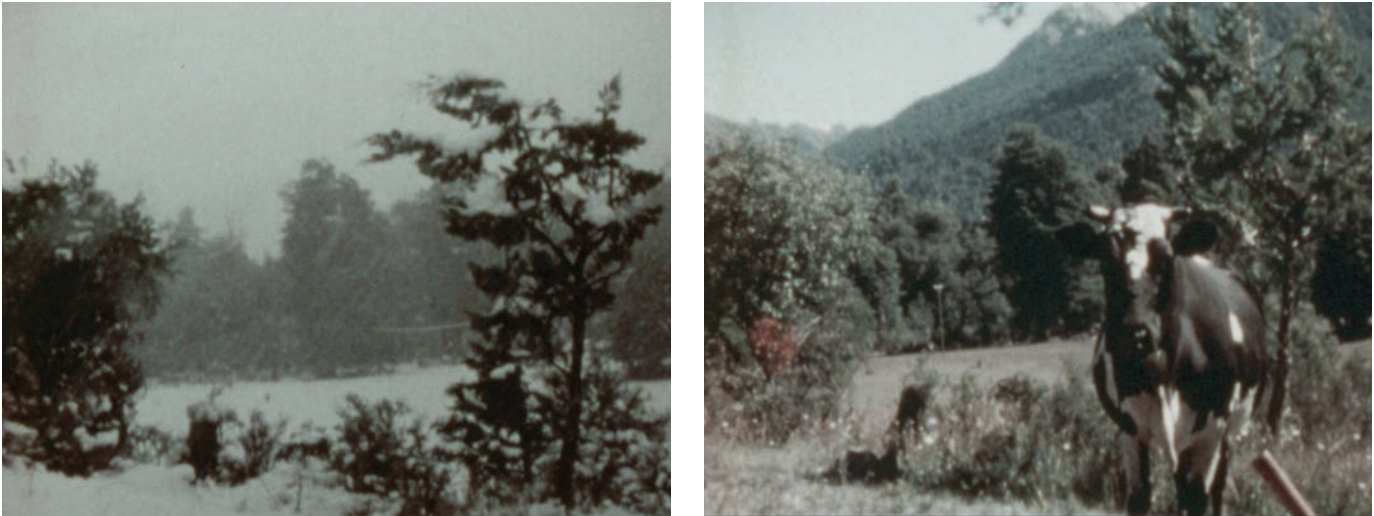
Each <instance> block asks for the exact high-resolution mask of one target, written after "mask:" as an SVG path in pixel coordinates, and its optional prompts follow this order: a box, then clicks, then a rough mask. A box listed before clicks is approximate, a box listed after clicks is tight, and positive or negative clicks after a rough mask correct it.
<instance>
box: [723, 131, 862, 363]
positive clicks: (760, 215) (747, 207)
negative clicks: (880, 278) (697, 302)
mask: <svg viewBox="0 0 1374 516" xmlns="http://www.w3.org/2000/svg"><path fill="white" fill-rule="evenodd" d="M714 145H716V146H717V148H719V149H720V152H718V153H716V154H714V155H711V156H709V157H708V158H707V160H706V184H705V194H706V199H705V200H706V212H705V219H706V220H705V225H706V238H705V240H706V264H705V266H706V271H705V272H706V285H705V304H706V333H707V336H708V338H712V339H716V340H717V341H718V342H720V343H723V344H726V348H725V349H717V348H716V347H710V348H708V349H707V359H708V361H711V360H724V359H726V357H725V356H723V355H730V356H731V357H732V358H731V360H735V361H737V362H738V361H739V360H740V359H742V356H741V354H742V349H739V348H740V347H739V346H737V345H730V344H729V342H730V341H731V340H736V341H738V340H739V339H730V338H729V336H728V335H727V330H731V331H733V332H734V334H735V335H740V334H741V332H743V331H745V329H747V328H748V327H749V325H750V324H752V323H753V322H754V321H755V320H757V319H758V318H760V317H763V316H769V317H775V318H779V319H785V320H795V319H796V316H797V315H798V314H820V313H823V312H825V308H826V307H827V306H829V305H830V304H831V303H832V302H833V301H835V296H836V294H837V292H839V291H840V290H841V287H842V286H843V285H846V284H848V283H849V277H848V276H847V274H848V272H849V271H850V269H851V266H852V265H854V264H856V263H861V262H864V261H866V260H869V259H871V257H872V256H873V255H874V254H875V253H879V252H881V244H879V243H878V242H877V240H876V239H874V238H873V236H872V230H871V229H870V221H869V217H868V216H869V213H870V211H871V210H872V205H873V199H872V197H871V196H870V195H869V194H868V193H867V190H868V188H867V185H864V184H863V183H862V182H860V181H859V180H857V179H855V178H853V177H851V176H847V175H845V174H843V173H841V172H840V171H839V170H838V169H836V168H834V167H832V166H831V165H829V164H828V163H826V162H825V161H823V160H821V159H816V158H802V157H799V156H797V155H796V154H795V153H793V152H791V150H790V148H789V147H788V146H787V145H786V144H783V143H776V142H770V141H762V140H754V139H751V138H748V137H746V138H744V139H742V140H737V141H724V142H714Z"/></svg>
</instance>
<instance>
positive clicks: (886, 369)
mask: <svg viewBox="0 0 1374 516" xmlns="http://www.w3.org/2000/svg"><path fill="white" fill-rule="evenodd" d="M1092 346H1093V342H1092V340H1091V339H1089V338H1079V339H1070V340H1054V341H1050V342H1047V343H1043V344H1035V345H1023V346H1010V347H1001V348H989V349H977V350H958V351H948V352H936V353H926V354H917V355H900V356H874V357H871V358H870V359H869V360H867V361H866V363H865V364H864V365H863V366H862V367H860V369H859V370H858V371H857V373H856V374H855V377H854V381H853V384H852V385H851V386H850V388H849V390H848V391H847V392H846V393H845V398H844V399H845V403H844V406H843V407H842V408H841V414H840V416H839V417H836V418H834V419H832V420H829V421H825V422H818V423H816V424H814V425H811V426H810V427H808V428H806V429H804V430H803V431H802V432H800V433H799V434H798V435H795V436H793V438H792V439H791V440H789V441H788V442H787V443H786V444H783V445H781V446H767V445H764V444H759V443H757V442H744V441H737V440H735V439H733V438H731V437H730V436H729V432H714V431H713V432H708V433H707V437H706V446H705V450H706V451H705V455H706V457H705V471H706V479H705V508H706V511H707V512H708V513H712V514H798V513H823V514H874V513H905V514H912V513H917V514H922V513H923V514H1085V513H1086V514H1092V513H1099V514H1100V513H1111V512H1114V511H1113V510H1112V509H1111V507H1110V504H1105V503H1098V504H1090V505H1084V504H1082V503H1080V502H1079V501H1078V500H1077V498H1076V497H1074V496H1069V495H1066V494H1063V493H1058V494H1045V495H1043V496H1042V495H1041V494H1040V493H1038V492H1036V493H1034V494H1032V495H1031V496H1001V497H998V496H986V497H984V496H965V495H960V494H956V493H950V492H944V491H941V490H928V489H921V488H919V487H918V482H914V481H911V480H910V478H911V477H910V475H911V473H910V471H911V468H913V467H924V466H921V465H917V466H913V465H912V464H911V462H912V458H911V456H915V457H917V459H916V460H918V461H919V460H927V459H929V458H931V457H937V456H939V453H942V452H941V450H940V449H941V447H942V446H946V444H943V443H940V442H936V443H931V442H930V441H929V439H930V438H929V437H928V438H927V439H928V440H927V442H926V443H924V444H918V450H917V451H916V452H913V455H911V456H909V457H908V459H907V461H906V462H907V464H906V467H907V468H908V477H907V480H908V481H899V482H896V483H893V484H887V485H881V486H872V487H870V486H864V485H831V484H828V483H824V482H820V481H816V480H814V477H815V475H816V474H817V473H819V472H820V471H822V470H824V469H826V468H828V467H830V466H832V465H833V464H835V462H836V460H837V459H838V458H840V457H842V456H843V455H844V453H845V451H846V450H847V449H850V448H855V447H859V448H867V449H870V450H877V449H878V448H879V447H880V446H881V444H880V443H881V442H882V439H883V434H884V431H885V430H886V428H887V425H888V423H889V422H890V421H891V419H892V417H893V416H894V414H895V412H896V405H897V400H898V397H899V394H900V391H901V387H902V386H903V385H904V381H906V380H908V379H909V377H910V375H911V373H912V372H913V371H914V370H916V369H918V368H921V369H923V370H925V371H926V372H927V373H926V374H929V373H930V372H934V373H936V374H937V375H939V376H940V377H942V378H943V380H944V381H943V382H942V383H941V385H942V387H941V388H939V389H937V391H936V395H937V400H938V401H937V404H940V405H944V406H945V408H946V409H953V407H955V406H958V402H954V401H952V399H953V398H955V397H956V396H958V395H959V394H956V392H955V391H956V390H957V389H956V388H955V387H953V386H954V385H957V384H958V383H959V381H960V380H961V379H962V378H964V377H965V376H967V377H969V378H971V379H972V380H973V384H975V385H977V386H978V388H987V387H989V386H992V385H993V384H995V383H997V382H998V380H1001V379H1005V378H1009V377H1012V376H1015V375H1017V374H1020V375H1023V376H1025V377H1027V378H1028V379H1030V380H1031V381H1032V382H1038V383H1043V384H1044V385H1054V384H1056V383H1062V382H1063V381H1064V379H1065V378H1067V377H1068V375H1071V374H1072V375H1079V376H1080V377H1081V378H1082V379H1083V380H1087V379H1088V364H1089V361H1090V360H1091V355H1092ZM1337 356H1340V357H1342V358H1343V359H1344V360H1346V361H1355V362H1361V363H1363V364H1365V365H1366V367H1367V365H1368V364H1369V362H1370V343H1369V341H1367V340H1366V341H1362V342H1358V343H1352V344H1344V345H1341V347H1340V350H1339V354H1338V355H1337ZM1079 386H1080V387H1082V388H1083V389H1084V390H1090V389H1091V382H1090V381H1084V382H1082V383H1080V384H1079ZM1051 391H1052V389H1051ZM965 395H966V394H965ZM1366 395H1368V394H1367V393H1366ZM1060 399H1061V402H1062V396H1061V398H1060ZM980 403H981V402H980ZM1074 403H1077V404H1076V405H1073V407H1074V409H1075V410H1077V411H1078V412H1079V413H1083V414H1087V415H1089V416H1090V417H1091V418H1096V417H1097V416H1101V417H1102V420H1103V421H1105V416H1103V415H1101V413H1100V409H1099V408H1098V407H1097V406H1096V402H1095V399H1092V398H1091V397H1090V396H1082V397H1081V398H1078V399H1076V400H1075V401H1074ZM978 410H984V409H983V408H980V409H978ZM999 410H1000V409H997V408H995V407H994V408H991V409H986V410H985V411H984V412H981V413H980V412H977V411H970V412H969V413H971V414H975V415H978V417H983V416H987V417H988V418H989V420H990V421H994V423H987V422H979V423H977V424H976V425H973V424H972V423H969V422H964V423H959V422H951V421H952V420H954V419H957V418H958V417H959V416H945V415H939V416H931V417H932V418H936V417H938V418H940V419H939V421H938V422H936V420H935V419H929V420H928V423H934V424H933V425H932V426H933V427H934V428H933V429H932V430H933V431H932V432H930V435H938V436H939V437H938V439H939V440H940V441H957V442H959V443H960V444H958V445H948V446H949V447H951V449H956V448H955V447H958V446H966V448H960V449H959V450H967V449H978V446H981V445H982V444H981V443H980V442H979V441H978V438H977V437H976V436H969V435H959V433H960V430H963V433H964V434H968V433H981V432H984V431H985V429H986V431H987V432H988V433H996V432H998V431H1002V432H1003V433H1004V434H1006V433H1008V430H1007V429H1013V430H1011V431H1010V432H1011V433H1010V434H1009V435H1017V434H1015V430H1014V429H1015V427H1016V426H1017V425H1019V424H1020V423H1019V422H1017V421H1008V420H1007V419H1006V418H1005V417H1002V419H1000V420H998V419H997V418H998V417H999V415H998V414H1005V413H1006V412H1005V411H1003V412H1000V413H999V412H998V411H999ZM966 416H967V414H966ZM1094 421H1095V419H1094ZM961 424H962V425H963V426H960V425H961ZM999 425H1000V426H999ZM1104 428H1105V427H1104ZM969 429H973V430H971V431H970V430H969ZM1032 431H1034V430H1032ZM1099 433H1101V432H1099ZM1109 437H1110V436H1109V435H1108V438H1109ZM1288 439H1289V440H1288V441H1284V443H1286V444H1281V445H1275V446H1281V447H1282V449H1283V450H1286V451H1285V452H1284V453H1287V454H1288V455H1287V457H1288V459H1287V460H1289V461H1290V462H1289V463H1291V464H1292V466H1291V468H1290V474H1293V473H1294V472H1299V473H1301V472H1302V471H1301V470H1303V469H1305V468H1307V467H1308V463H1311V466H1312V467H1319V465H1320V464H1321V460H1320V456H1321V455H1324V452H1325V451H1330V450H1311V452H1312V453H1309V452H1308V451H1306V448H1305V447H1302V446H1298V445H1296V444H1294V443H1295V442H1296V440H1295V439H1293V438H1292V437H1289V438H1288ZM1036 442H1040V443H1042V444H1043V443H1044V442H1046V441H1044V440H1041V441H1036ZM1049 442H1058V441H1053V438H1051V440H1050V441H1049ZM923 446H924V447H923ZM1024 446H1025V445H1022V447H1023V448H1024ZM1345 446H1349V444H1346V445H1345ZM1364 448H1368V446H1367V443H1365V444H1364ZM1295 450H1297V451H1296V452H1295ZM1023 451H1024V450H1023ZM1056 451H1057V450H1056ZM1352 451H1359V452H1361V453H1359V454H1357V455H1358V456H1363V457H1366V458H1367V457H1368V456H1369V450H1368V449H1360V448H1358V447H1357V448H1354V449H1352ZM955 453H962V451H956V452H955ZM1048 455H1051V454H1042V455H1041V457H1042V458H1043V457H1045V456H1048ZM1054 456H1055V457H1058V458H1060V459H1062V457H1075V456H1076V455H1075V452H1069V451H1065V452H1064V453H1059V454H1054ZM1358 458H1359V457H1355V459H1358ZM1042 460H1043V459H1042ZM1248 460H1249V459H1248V458H1239V457H1238V458H1237V459H1235V460H1233V467H1232V471H1233V472H1239V471H1248V466H1244V465H1243V463H1244V462H1248ZM1281 460H1282V459H1281ZM1350 462H1351V464H1354V465H1358V464H1360V462H1359V460H1352V461H1350ZM1061 464H1068V463H1061ZM1363 464H1365V466H1366V467H1367V464H1368V460H1365V462H1364V463H1363ZM1037 467H1040V466H1037ZM1062 469H1071V467H1069V466H1063V467H1062ZM1157 469H1158V468H1157ZM1366 469H1367V468H1366ZM1037 471H1038V473H1037V474H1042V475H1044V474H1045V473H1044V470H1043V469H1038V470H1037ZM1352 471H1353V474H1354V475H1356V476H1358V477H1361V478H1363V479H1364V482H1367V480H1368V477H1369V472H1368V471H1363V472H1360V471H1358V470H1352ZM923 474H924V473H923ZM1242 474H1243V475H1249V473H1233V476H1234V475H1242ZM1047 476H1052V477H1055V476H1056V474H1054V473H1050V474H1048V475H1047ZM1061 476H1062V475H1061ZM1056 478H1057V479H1060V480H1062V478H1059V477H1056ZM1256 482H1257V481H1256ZM1064 483H1066V484H1071V483H1072V480H1064ZM1167 483H1168V482H1157V483H1156V485H1157V486H1159V485H1160V484H1167ZM1351 485H1354V483H1353V482H1352V483H1351ZM1361 485H1363V486H1365V489H1366V490H1367V489H1368V484H1367V483H1363V484H1361ZM1253 486H1254V484H1246V485H1245V486H1242V488H1241V489H1240V490H1239V492H1237V491H1238V490H1237V488H1236V487H1234V486H1233V487H1232V488H1231V489H1230V491H1231V492H1232V493H1231V495H1228V496H1236V497H1239V496H1241V495H1242V494H1243V495H1244V496H1248V497H1251V498H1257V497H1267V496H1269V495H1268V494H1267V493H1264V492H1260V491H1259V490H1258V489H1256V488H1254V487H1253ZM1170 492H1172V487H1171V486H1161V487H1159V488H1157V489H1156V490H1155V499H1156V506H1155V508H1156V510H1167V507H1169V506H1170V505H1169V504H1170V503H1171V502H1169V500H1171V498H1169V497H1171V496H1172V495H1170V494H1169V493H1170ZM1367 496H1368V495H1367V493H1366V494H1363V495H1360V496H1357V497H1355V498H1356V500H1357V501H1361V498H1362V500H1363V501H1362V503H1363V504H1364V506H1363V507H1360V506H1359V505H1358V504H1357V505H1356V507H1355V510H1354V512H1356V513H1368V512H1369V508H1368V501H1367V500H1368V498H1367ZM1247 503H1257V502H1254V500H1250V501H1248V502H1247ZM1264 503H1268V502H1267V501H1266V502H1264ZM1241 507H1254V505H1242V506H1241ZM1265 507H1267V506H1265ZM1233 512H1234V511H1233Z"/></svg>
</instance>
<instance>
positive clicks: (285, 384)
mask: <svg viewBox="0 0 1374 516" xmlns="http://www.w3.org/2000/svg"><path fill="white" fill-rule="evenodd" d="M471 378H472V373H471V372H470V371H468V370H466V369H464V368H462V367H425V368H403V369H399V370H397V371H396V372H394V373H391V374H386V375H381V376H371V377H363V378H351V379H341V380H285V381H279V382H235V383H233V384H219V386H220V387H223V390H222V392H221V394H220V395H219V396H218V397H217V398H216V401H215V402H216V404H217V405H219V406H221V407H223V408H228V409H233V410H234V411H235V412H237V413H238V416H239V418H240V420H243V421H246V419H247V417H248V415H249V413H251V412H252V411H253V410H254V409H258V410H262V411H263V413H264V414H265V415H266V416H267V418H268V420H269V421H277V420H279V419H286V420H287V421H288V426H287V428H288V430H289V429H294V428H297V427H299V426H300V425H301V424H302V423H305V422H311V423H313V424H314V425H315V426H316V427H323V428H329V427H333V426H334V425H335V424H337V423H338V421H339V418H338V414H337V411H338V409H339V408H341V407H343V405H344V398H345V397H346V396H347V395H348V394H349V393H357V394H359V395H361V396H362V397H363V398H364V399H365V400H367V401H369V402H374V401H378V400H381V399H392V400H402V401H404V402H405V403H406V405H408V406H409V407H410V408H411V410H412V411H413V412H414V413H415V415H417V416H420V417H424V418H426V419H428V420H434V419H436V418H438V417H442V416H443V415H445V414H447V413H448V411H449V409H450V406H451V403H452V401H451V398H450V397H449V396H448V395H447V394H445V392H444V391H445V390H446V389H447V388H448V386H449V385H451V384H452V383H454V382H456V381H459V380H466V379H471ZM637 385H639V386H640V387H641V388H642V389H643V390H644V393H645V395H646V398H647V401H648V405H649V406H650V407H651V408H652V409H655V410H659V411H662V412H663V413H667V412H669V410H670V399H669V396H670V394H669V393H670V388H669V382H668V381H666V380H664V381H658V382H642V383H638V384H637ZM215 387H216V385H208V384H205V385H201V384H180V385H161V384H157V383H155V382H154V383H151V384H150V385H149V386H148V387H147V389H146V391H145V394H144V397H143V398H142V399H141V400H140V401H139V403H138V415H137V417H136V420H137V423H138V424H140V425H147V426H151V427H154V428H157V429H159V430H162V431H164V432H167V433H168V434H170V435H172V436H174V437H176V438H178V439H181V438H183V437H184V436H185V435H186V432H187V428H188V420H187V413H186V409H187V407H188V406H190V405H192V404H195V403H197V402H200V401H204V400H206V399H208V398H209V394H210V392H211V391H212V390H213V389H214V388H215ZM193 476H194V475H193V473H192V471H191V468H190V466H186V465H181V466H175V467H172V466H156V465H148V464H134V463H124V464H123V468H122V470H120V471H116V472H110V473H102V474H98V475H95V476H93V477H91V478H88V479H74V478H67V477H64V476H62V475H58V474H54V473H48V472H46V471H44V470H43V469H42V468H41V467H27V466H24V465H22V464H13V465H10V466H6V467H5V468H4V472H3V478H0V482H2V483H3V496H4V498H3V505H4V514H5V516H9V515H16V516H43V515H53V516H62V515H74V514H90V515H107V516H121V515H131V516H132V515H138V516H143V515H150V514H157V515H164V514H165V515H183V514H184V515H195V516H218V515H228V514H234V515H242V514H262V515H277V514H281V515H288V514H289V515H295V514H304V515H322V516H323V515H330V516H338V515H342V514H356V513H368V512H375V513H378V514H394V513H395V511H396V509H397V505H395V503H394V502H386V501H380V500H376V499H375V498H373V499H369V497H366V496H361V495H355V494H352V493H348V492H347V491H345V490H344V489H343V487H342V486H341V485H339V484H338V483H337V480H336V479H335V476H334V475H331V474H329V473H327V472H325V470H324V467H323V465H322V464H318V463H311V464H309V465H307V466H304V467H302V466H301V465H298V464H278V465H277V466H275V467H274V469H273V470H272V471H270V472H268V473H267V474H266V475H263V476H262V477H261V478H257V479H253V480H251V481H249V482H248V483H246V484H244V485H241V486H237V487H232V488H231V487H227V486H214V485H198V486H192V485H190V479H191V478H192V477H193ZM300 480H304V481H303V482H300ZM298 484H301V485H300V489H299V490H298ZM298 503H299V505H300V512H297V511H296V508H297V504H298ZM366 507H371V509H372V510H370V511H366V510H360V508H366ZM532 512H533V513H544V512H548V513H549V514H561V512H560V511H558V510H557V509H556V508H554V507H552V506H550V507H536V508H533V509H532ZM613 512H614V511H613Z"/></svg>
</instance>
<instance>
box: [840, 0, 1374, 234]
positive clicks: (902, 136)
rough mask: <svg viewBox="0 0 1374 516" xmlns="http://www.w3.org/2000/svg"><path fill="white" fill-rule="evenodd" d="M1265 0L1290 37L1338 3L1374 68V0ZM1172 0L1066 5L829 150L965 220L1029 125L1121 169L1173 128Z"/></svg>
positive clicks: (1275, 30) (1359, 104)
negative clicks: (1008, 146) (1005, 144)
mask: <svg viewBox="0 0 1374 516" xmlns="http://www.w3.org/2000/svg"><path fill="white" fill-rule="evenodd" d="M1258 8H1259V11H1260V15H1261V20H1262V22H1263V26H1264V29H1265V34H1266V36H1267V38H1268V39H1269V40H1271V41H1283V40H1286V39H1287V38H1288V37H1289V36H1290V35H1291V34H1293V33H1294V31H1296V30H1297V29H1298V28H1300V27H1301V26H1302V24H1303V23H1304V21H1306V20H1310V19H1312V18H1314V17H1316V16H1317V15H1318V14H1319V12H1320V11H1321V9H1323V8H1328V9H1331V11H1332V15H1333V18H1334V20H1335V21H1336V22H1337V24H1338V26H1339V27H1340V28H1341V29H1342V30H1343V31H1344V32H1345V34H1346V36H1347V41H1348V48H1350V51H1351V52H1352V53H1358V56H1359V57H1358V59H1357V63H1358V64H1359V66H1360V69H1362V70H1365V71H1368V70H1369V69H1370V53H1369V44H1370V24H1369V20H1370V10H1369V4H1363V3H1361V4H1335V5H1327V6H1323V5H1318V4H1260V5H1259V6H1258ZM1163 9H1164V7H1163V6H1161V5H1153V6H1151V7H1150V8H1149V9H1148V10H1147V11H1144V12H1138V13H1136V14H1134V15H1131V16H1130V17H1127V18H1126V19H1124V20H1122V21H1121V22H1120V23H1118V24H1116V25H1114V26H1108V25H1106V24H1105V23H1103V22H1100V21H1094V20H1092V19H1086V20H1085V19H1084V18H1085V17H1084V15H1083V14H1082V13H1078V12H1076V11H1069V10H1064V11H1060V12H1059V13H1057V14H1055V15H1052V16H1051V17H1050V18H1049V19H1047V20H1046V22H1045V24H1044V25H1043V26H1042V27H1041V28H1040V29H1039V30H1038V31H1037V32H1036V33H1035V34H1033V35H1032V36H1031V37H1029V38H1027V39H1026V40H1025V41H1024V42H1022V44H1021V45H1020V46H1018V47H1017V48H1016V49H1015V50H1014V51H1013V52H1012V53H1011V54H1010V55H1008V56H1007V58H1006V59H1005V60H1004V61H1003V62H1002V63H1001V64H1000V65H998V66H997V67H996V68H994V69H992V70H990V71H988V72H987V73H985V74H983V75H980V76H977V77H974V78H972V79H969V80H967V81H965V82H963V83H960V84H959V85H957V86H954V87H952V88H950V89H948V90H946V91H944V92H941V93H938V94H936V95H933V96H930V97H927V98H924V99H921V100H919V101H917V102H915V103H913V104H912V105H911V106H910V107H908V108H906V109H905V110H903V111H902V112H901V113H899V114H897V115H896V116H895V117H894V118H893V119H892V120H890V121H888V122H885V123H883V124H880V125H878V126H875V127H867V128H860V129H855V130H853V131H851V132H850V133H849V134H848V135H847V136H846V137H844V138H843V139H841V140H840V141H838V142H836V143H835V144H833V145H831V146H830V147H828V148H827V149H826V154H827V155H828V156H829V157H830V158H831V159H833V160H834V161H835V162H836V163H837V164H838V165H839V166H840V167H841V168H843V169H845V170H849V171H852V172H855V173H861V174H864V175H868V176H871V177H873V178H875V179H876V180H877V181H878V182H880V183H882V182H886V181H888V180H892V181H896V182H898V183H899V184H901V185H903V187H904V189H905V190H906V191H907V192H908V193H909V194H911V195H912V196H913V197H914V198H915V199H916V200H918V201H924V200H937V201H941V202H943V203H945V204H947V205H949V206H950V207H951V209H953V210H954V211H955V213H956V214H957V215H958V216H959V217H960V218H961V219H962V220H965V221H974V220H978V219H980V218H981V217H982V216H983V214H984V206H985V204H986V202H987V192H988V190H989V189H990V188H991V185H992V181H993V167H992V165H991V161H992V160H993V158H994V157H995V155H996V150H997V148H998V146H999V145H1000V144H1001V142H1002V141H1003V140H1004V139H1005V138H1006V136H1007V133H1008V132H1009V131H1010V130H1011V128H1012V127H1013V126H1014V125H1016V124H1018V123H1028V124H1034V125H1037V126H1039V127H1040V129H1041V130H1042V131H1043V132H1044V133H1045V135H1047V136H1049V137H1050V138H1053V139H1055V140H1059V141H1063V142H1067V143H1069V144H1070V145H1071V146H1072V147H1073V152H1074V155H1075V158H1076V159H1078V160H1079V161H1080V162H1081V163H1082V164H1083V165H1084V166H1085V167H1086V168H1087V169H1088V170H1089V171H1092V172H1094V173H1096V172H1099V171H1101V170H1102V169H1104V168H1105V169H1108V170H1115V169H1117V168H1118V167H1117V164H1118V163H1119V162H1120V161H1121V158H1122V157H1123V156H1124V155H1125V154H1126V152H1127V150H1129V149H1130V148H1132V147H1133V146H1135V145H1136V144H1137V143H1139V142H1140V140H1141V139H1142V138H1144V137H1146V136H1149V135H1152V134H1155V133H1157V131H1159V130H1160V127H1161V123H1162V120H1163V112H1162V111H1161V110H1160V108H1159V106H1158V105H1157V104H1156V103H1155V102H1154V101H1153V96H1154V92H1155V90H1156V89H1158V87H1159V85H1160V82H1159V80H1158V79H1157V78H1156V77H1155V73H1154V69H1153V68H1154V66H1155V65H1156V64H1158V63H1159V62H1160V61H1161V60H1162V59H1164V57H1165V53H1164V46H1163V44H1161V43H1160V42H1159V40H1158V39H1156V38H1155V37H1154V36H1153V35H1152V34H1151V33H1150V30H1149V29H1148V28H1147V27H1146V25H1145V14H1146V12H1149V13H1155V14H1159V13H1162V12H1163ZM1198 11H1199V18H1200V23H1201V24H1202V26H1203V27H1204V28H1206V27H1208V26H1209V25H1210V24H1212V23H1214V22H1212V21H1211V19H1212V18H1213V17H1214V16H1213V14H1212V12H1211V9H1210V8H1208V7H1206V6H1199V7H1198ZM1055 35H1057V36H1055ZM1369 95H1370V91H1369V89H1368V88H1364V89H1362V90H1360V91H1359V92H1358V94H1357V95H1355V96H1353V97H1352V98H1351V99H1350V104H1349V105H1350V106H1351V117H1352V118H1361V117H1363V118H1368V116H1369V105H1370V96H1369ZM1109 177H1110V176H1109Z"/></svg>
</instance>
